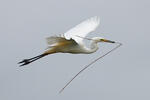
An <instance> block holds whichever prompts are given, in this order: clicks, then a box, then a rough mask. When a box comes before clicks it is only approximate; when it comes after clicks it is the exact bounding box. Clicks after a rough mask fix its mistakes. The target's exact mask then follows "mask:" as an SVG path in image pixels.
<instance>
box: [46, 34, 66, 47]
mask: <svg viewBox="0 0 150 100" xmlns="http://www.w3.org/2000/svg"><path fill="white" fill-rule="evenodd" d="M63 41H66V39H65V38H64V37H61V36H50V37H47V38H46V42H47V44H48V45H50V46H51V45H52V46H54V45H56V44H57V43H59V42H63Z"/></svg>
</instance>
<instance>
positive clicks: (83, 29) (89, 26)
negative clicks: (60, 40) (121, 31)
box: [64, 16, 100, 44]
mask: <svg viewBox="0 0 150 100" xmlns="http://www.w3.org/2000/svg"><path fill="white" fill-rule="evenodd" d="M99 23H100V18H99V17H97V16H95V17H92V18H90V19H87V20H85V21H83V22H82V23H80V24H78V25H76V26H75V27H73V28H72V29H70V30H69V31H67V32H66V33H64V37H65V38H66V39H67V40H69V39H71V38H72V39H74V40H75V41H76V42H77V43H79V44H83V38H80V37H78V36H81V37H85V36H86V35H87V34H88V33H90V32H92V31H94V30H95V29H96V28H97V27H98V25H99Z"/></svg>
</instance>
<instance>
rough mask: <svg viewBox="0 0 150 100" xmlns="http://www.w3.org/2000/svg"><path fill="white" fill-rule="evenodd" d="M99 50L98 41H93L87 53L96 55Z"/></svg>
mask: <svg viewBox="0 0 150 100" xmlns="http://www.w3.org/2000/svg"><path fill="white" fill-rule="evenodd" d="M97 50H98V44H97V42H96V41H92V42H91V45H90V48H88V49H87V52H88V53H94V52H96V51H97Z"/></svg>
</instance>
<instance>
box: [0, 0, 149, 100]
mask: <svg viewBox="0 0 150 100" xmlns="http://www.w3.org/2000/svg"><path fill="white" fill-rule="evenodd" d="M149 10H150V2H149V0H23V1H22V0H5V1H4V0H3V1H0V35H1V36H0V45H1V52H0V55H1V56H0V62H1V63H0V100H150V55H149V51H150V39H149V37H150V35H149V34H150V28H149V26H150V19H149V18H150V13H149ZM95 15H97V16H100V18H101V24H100V27H98V28H97V30H96V31H95V32H93V33H92V34H90V35H89V37H94V36H101V37H105V38H108V39H111V40H115V41H119V42H122V43H123V46H122V47H121V48H119V49H117V50H116V51H114V52H113V53H112V54H110V55H109V56H106V57H105V58H103V59H101V61H98V62H96V63H95V64H94V65H92V68H89V69H88V70H86V71H85V72H83V73H82V74H81V75H79V77H78V78H76V79H75V80H74V81H73V82H72V84H71V85H70V86H68V88H66V90H65V91H64V92H63V93H62V94H58V91H59V90H60V89H61V88H62V87H63V86H64V85H65V84H66V83H67V82H68V81H69V80H70V79H71V78H72V77H73V76H74V75H75V74H76V73H77V72H78V71H79V70H80V69H81V68H83V66H84V65H86V64H87V63H89V62H90V61H91V60H93V59H94V58H96V57H98V56H100V55H101V54H103V53H104V52H107V51H108V50H109V49H111V48H112V47H114V46H115V45H111V44H99V46H101V47H100V50H98V51H97V52H96V53H94V54H88V55H82V54H78V55H73V54H55V55H49V56H47V57H45V58H42V59H40V60H39V61H36V62H34V63H32V64H30V65H28V66H24V67H21V68H20V67H18V65H17V62H18V61H20V60H22V59H24V58H30V57H33V56H36V55H38V54H40V53H42V52H43V51H44V49H45V48H46V46H47V45H46V43H45V37H48V36H52V35H55V34H60V33H64V32H66V31H67V30H68V29H70V28H72V27H74V26H75V25H76V24H78V23H80V22H81V21H83V20H85V19H87V18H90V17H92V16H95Z"/></svg>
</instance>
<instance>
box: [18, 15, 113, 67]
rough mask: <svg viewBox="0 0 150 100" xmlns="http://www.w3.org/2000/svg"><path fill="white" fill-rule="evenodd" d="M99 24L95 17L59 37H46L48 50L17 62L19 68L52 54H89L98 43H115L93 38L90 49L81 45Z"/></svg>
mask: <svg viewBox="0 0 150 100" xmlns="http://www.w3.org/2000/svg"><path fill="white" fill-rule="evenodd" d="M99 23H100V18H99V17H97V16H95V17H92V18H90V19H87V20H85V21H83V22H82V23H80V24H79V25H77V26H75V27H74V28H72V29H70V30H69V31H67V32H66V33H64V34H61V35H59V36H51V37H48V38H47V39H46V40H47V43H48V45H49V46H48V49H47V50H46V51H45V52H44V53H43V54H41V55H39V56H36V57H33V58H30V59H24V60H23V61H21V62H19V64H22V65H20V66H24V65H27V64H30V63H31V62H33V61H36V60H38V59H40V58H42V57H44V56H47V55H49V54H53V53H60V52H61V53H72V54H78V53H82V54H89V53H93V52H96V51H97V50H98V45H97V43H98V42H109V43H115V42H114V41H110V40H107V39H104V38H101V37H94V38H92V39H90V40H91V46H90V48H88V47H86V46H85V45H84V43H83V40H84V39H87V38H85V37H86V35H87V34H88V33H90V32H92V31H94V30H95V29H96V28H97V27H98V25H99Z"/></svg>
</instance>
